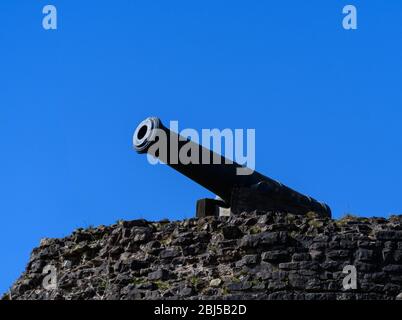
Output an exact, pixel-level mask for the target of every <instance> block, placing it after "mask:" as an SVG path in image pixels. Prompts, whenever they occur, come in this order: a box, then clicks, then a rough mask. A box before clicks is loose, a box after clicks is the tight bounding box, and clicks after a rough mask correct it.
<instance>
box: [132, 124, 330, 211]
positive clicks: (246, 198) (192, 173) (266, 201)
mask: <svg viewBox="0 0 402 320" xmlns="http://www.w3.org/2000/svg"><path fill="white" fill-rule="evenodd" d="M162 137H163V138H164V140H163V141H161V139H162ZM157 143H159V145H161V143H163V144H164V145H166V148H165V149H164V150H166V151H167V152H163V150H162V151H161V149H160V148H155V146H156V144H157ZM133 146H134V149H135V150H136V151H137V153H139V154H146V153H148V154H149V155H151V156H152V157H153V158H155V159H159V160H160V161H161V162H162V163H165V164H167V165H168V166H170V167H171V168H173V169H175V170H176V171H178V172H180V173H181V174H183V175H184V176H186V177H188V178H189V179H191V180H193V181H194V182H196V183H198V184H199V185H201V186H203V187H204V188H206V189H208V190H209V191H211V192H212V193H213V194H215V195H216V196H217V198H215V199H200V200H198V201H197V206H196V216H197V217H204V216H211V215H219V216H225V215H226V216H227V215H231V214H239V213H242V212H244V211H248V212H251V211H255V210H259V211H281V212H291V213H294V214H306V213H308V212H315V213H317V214H318V215H320V216H322V217H331V209H330V208H329V206H328V205H326V204H325V203H322V202H319V201H317V200H315V199H313V198H311V197H309V196H306V195H303V194H301V193H299V192H297V191H295V190H293V189H291V188H289V187H287V186H285V185H283V184H282V183H280V182H278V181H276V180H274V179H271V178H269V177H266V176H264V175H262V174H261V173H259V172H257V171H253V170H250V172H249V173H250V174H239V170H241V169H243V170H244V169H246V168H244V167H243V166H241V165H240V164H238V163H236V162H234V161H232V160H230V159H227V158H225V157H224V156H222V155H220V154H218V153H216V152H214V151H211V150H209V149H207V148H205V147H203V146H201V145H199V144H197V143H195V142H193V141H191V140H190V139H188V138H185V137H182V136H180V135H179V134H178V133H176V132H173V131H171V130H169V129H168V128H167V127H165V126H164V125H163V124H162V122H161V120H160V119H159V118H156V117H149V118H147V119H145V120H144V121H142V122H141V123H140V124H139V125H138V126H137V128H136V130H135V132H134V135H133ZM182 148H186V150H192V151H194V150H195V151H196V152H195V155H196V157H197V160H198V161H193V162H186V163H183V161H181V159H179V158H180V157H178V152H176V151H180V150H181V149H182ZM172 150H174V152H171V151H172Z"/></svg>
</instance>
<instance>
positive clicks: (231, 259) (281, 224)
mask: <svg viewBox="0 0 402 320" xmlns="http://www.w3.org/2000/svg"><path fill="white" fill-rule="evenodd" d="M49 265H50V266H53V267H54V268H55V269H57V272H56V273H55V274H56V278H55V279H56V280H57V281H56V283H57V288H56V289H51V290H49V289H47V290H46V289H44V288H43V280H44V277H45V275H44V274H42V273H43V269H44V268H45V267H46V266H49ZM347 265H353V266H355V268H356V270H357V284H358V286H357V289H356V290H345V289H344V287H343V285H342V283H343V279H344V278H345V277H346V276H347V274H344V273H342V271H343V270H344V267H345V266H347ZM401 292H402V216H393V217H391V218H389V219H384V218H370V219H368V218H354V217H345V218H344V219H341V220H331V219H329V218H319V217H318V216H316V215H315V214H313V213H311V214H308V215H307V216H296V215H292V214H284V213H272V212H252V213H243V214H241V215H238V216H232V217H229V218H226V217H220V218H216V217H207V218H202V219H190V220H184V221H177V222H169V221H160V222H147V221H145V220H135V221H122V222H119V223H117V224H115V225H112V226H108V227H106V226H100V227H97V228H90V229H86V230H84V229H79V230H76V231H75V232H73V234H72V235H71V236H69V237H67V238H64V239H44V240H42V241H41V244H40V246H39V247H38V248H36V249H34V250H33V252H32V255H31V258H30V261H29V263H28V265H27V268H26V271H25V272H24V273H23V274H22V275H21V277H20V279H18V280H17V281H16V283H15V284H14V285H13V286H12V288H11V289H10V292H9V293H8V294H6V295H5V296H4V297H3V299H271V300H272V299H306V300H327V299H331V300H334V299H338V300H343V299H397V298H398V296H399V298H398V299H401V298H402V295H401Z"/></svg>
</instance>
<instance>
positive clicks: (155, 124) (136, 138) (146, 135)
mask: <svg viewBox="0 0 402 320" xmlns="http://www.w3.org/2000/svg"><path fill="white" fill-rule="evenodd" d="M160 124H161V122H160V120H159V118H155V117H150V118H147V119H145V120H144V121H142V122H141V123H140V124H139V125H138V127H137V128H136V129H135V132H134V135H133V146H134V149H135V150H136V151H137V152H138V153H146V152H147V150H148V148H149V146H150V145H151V144H152V143H153V142H154V141H155V135H156V132H157V129H159V128H160Z"/></svg>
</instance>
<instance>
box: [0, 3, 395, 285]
mask: <svg viewBox="0 0 402 320" xmlns="http://www.w3.org/2000/svg"><path fill="white" fill-rule="evenodd" d="M48 3H51V4H54V5H56V6H57V9H58V18H59V19H58V30H57V31H45V30H44V29H43V28H42V16H43V15H42V7H43V6H44V5H45V4H48ZM350 3H352V4H354V5H356V6H357V9H358V30H356V31H345V30H344V29H343V28H342V24H341V22H342V18H343V15H342V8H343V6H344V5H347V4H350ZM401 36H402V2H400V1H379V0H378V1H341V0H336V1H335V0H332V1H322V0H314V1H313V0H311V1H298V0H294V1H207V0H203V1H184V0H183V1H174V0H172V1H165V0H163V1H162V0H160V1H156V0H152V1H151V0H147V1H133V0H115V1H99V0H98V1H84V2H82V1H72V0H68V1H67V0H66V1H59V0H51V1H50V0H49V1H46V2H45V1H37V0H35V1H34V0H29V1H28V0H25V1H23V0H21V1H14V0H4V1H1V2H0V146H1V157H0V178H1V180H0V181H1V183H0V199H1V201H0V214H1V232H0V257H1V258H0V259H1V263H0V292H4V291H5V290H6V289H7V288H8V287H9V286H10V285H11V283H12V282H13V281H14V280H15V279H16V278H17V277H18V276H19V274H20V273H21V272H22V271H23V269H24V267H25V264H26V263H27V262H28V258H29V253H30V251H31V250H32V248H33V247H35V246H37V245H38V244H39V240H40V239H41V238H42V237H62V236H66V235H68V234H69V233H70V232H71V231H73V229H74V228H77V227H87V226H89V225H99V224H111V223H114V222H115V221H116V220H118V219H135V218H139V217H141V218H147V219H155V220H157V219H161V218H170V219H181V218H184V217H192V216H193V215H194V206H195V201H196V200H197V199H198V198H202V197H206V196H209V193H208V192H207V191H206V190H204V189H202V188H201V187H199V186H197V185H195V184H194V183H192V182H190V181H188V180H187V179H186V178H184V177H182V176H180V175H178V174H177V173H175V172H173V171H172V170H171V169H169V168H167V167H165V166H156V167H154V166H151V165H149V164H148V162H147V161H146V158H145V157H143V156H138V155H137V154H136V153H135V152H134V151H132V147H131V138H132V133H133V131H134V129H135V127H136V125H137V123H138V122H139V121H141V120H142V119H143V118H145V117H147V116H149V115H156V116H159V117H161V118H162V119H163V120H165V121H169V120H179V121H180V126H181V127H182V128H184V127H193V128H196V129H201V128H220V129H224V128H255V129H256V133H257V169H258V170H259V171H261V172H262V173H264V174H266V175H268V176H271V177H273V178H276V179H278V180H280V181H281V182H283V183H285V184H287V185H289V186H291V187H293V188H295V189H297V190H299V191H301V192H303V193H306V194H309V195H311V196H313V197H316V198H317V199H320V200H324V201H326V202H327V203H329V204H330V206H331V207H332V209H333V212H334V216H335V217H339V216H341V215H343V214H344V213H346V212H352V213H354V214H357V215H364V216H373V215H376V216H388V215H389V214H390V213H401V212H402V197H401V193H400V192H401V189H402V171H401V163H402V138H401V120H402V90H401V80H402V59H401V58H402V42H401Z"/></svg>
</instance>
